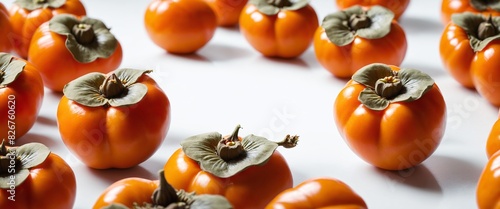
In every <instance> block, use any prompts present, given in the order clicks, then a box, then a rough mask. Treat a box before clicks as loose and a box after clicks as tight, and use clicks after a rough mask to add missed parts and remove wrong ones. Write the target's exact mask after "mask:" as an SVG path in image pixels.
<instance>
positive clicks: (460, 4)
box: [441, 0, 500, 25]
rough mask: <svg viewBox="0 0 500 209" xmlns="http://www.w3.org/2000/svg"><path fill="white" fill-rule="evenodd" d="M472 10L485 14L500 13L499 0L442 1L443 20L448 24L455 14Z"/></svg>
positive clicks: (496, 14)
mask: <svg viewBox="0 0 500 209" xmlns="http://www.w3.org/2000/svg"><path fill="white" fill-rule="evenodd" d="M464 12H472V13H478V14H482V15H484V16H489V15H492V16H498V15H500V1H499V0H488V1H484V0H442V2H441V21H442V22H443V24H444V25H447V24H448V23H449V22H450V21H451V16H452V15H453V14H458V13H464Z"/></svg>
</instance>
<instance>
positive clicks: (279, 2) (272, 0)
mask: <svg viewBox="0 0 500 209" xmlns="http://www.w3.org/2000/svg"><path fill="white" fill-rule="evenodd" d="M267 3H268V4H270V5H273V6H275V7H278V8H283V7H289V6H292V5H293V3H292V2H291V1H290V0H267Z"/></svg>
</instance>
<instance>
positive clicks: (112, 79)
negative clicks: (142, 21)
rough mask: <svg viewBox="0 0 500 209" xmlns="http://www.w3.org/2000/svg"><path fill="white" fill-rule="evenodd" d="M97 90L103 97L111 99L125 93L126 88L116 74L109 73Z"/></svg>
mask: <svg viewBox="0 0 500 209" xmlns="http://www.w3.org/2000/svg"><path fill="white" fill-rule="evenodd" d="M99 91H100V92H101V94H102V95H104V97H106V98H108V99H111V98H116V97H120V96H122V95H123V94H124V93H126V91H127V88H126V87H125V86H124V85H123V82H122V81H121V80H120V79H119V78H118V76H116V74H114V73H113V74H111V75H110V76H108V77H107V78H106V79H104V82H103V83H102V85H101V86H100V87H99Z"/></svg>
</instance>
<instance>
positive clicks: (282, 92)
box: [2, 0, 498, 209]
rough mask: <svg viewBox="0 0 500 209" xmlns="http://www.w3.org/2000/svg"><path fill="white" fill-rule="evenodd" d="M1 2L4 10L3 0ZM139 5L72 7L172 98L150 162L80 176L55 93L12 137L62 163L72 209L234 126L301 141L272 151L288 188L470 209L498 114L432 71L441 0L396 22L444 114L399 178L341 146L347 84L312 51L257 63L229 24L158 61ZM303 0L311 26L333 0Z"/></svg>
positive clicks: (383, 204) (417, 5)
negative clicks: (339, 99)
mask: <svg viewBox="0 0 500 209" xmlns="http://www.w3.org/2000/svg"><path fill="white" fill-rule="evenodd" d="M2 1H3V0H2ZM3 2H4V4H5V5H6V6H7V7H9V6H10V5H11V3H12V0H7V1H3ZM149 2H150V1H131V0H129V1H122V0H106V1H97V0H83V3H84V5H85V6H86V9H87V14H88V16H90V17H93V18H98V19H101V20H103V21H104V22H105V23H106V24H107V26H108V27H110V28H111V31H112V32H113V33H114V34H115V36H116V37H117V38H118V40H119V41H120V42H121V44H122V46H123V50H124V57H123V62H122V65H121V67H134V68H141V69H154V70H155V71H154V73H153V74H152V76H154V78H155V79H156V81H157V82H158V83H159V84H160V85H161V87H162V88H163V89H164V91H165V92H166V94H167V95H168V97H169V99H170V101H171V105H172V121H171V126H170V130H169V132H168V135H167V137H166V139H165V141H164V143H163V144H162V146H161V147H160V149H159V150H158V151H157V152H156V153H155V155H154V156H153V157H151V158H150V159H149V160H147V161H146V162H144V163H142V164H140V165H139V166H137V167H134V168H131V169H125V170H114V169H111V170H93V169H89V168H87V167H86V166H85V165H84V164H82V163H81V162H80V161H79V160H77V159H76V158H75V157H74V156H73V155H72V154H71V153H70V152H69V151H68V150H67V149H66V147H65V146H64V144H63V143H62V141H61V138H60V136H59V133H58V129H57V121H56V108H57V105H58V102H59V99H60V97H61V95H60V94H55V93H52V92H51V91H49V90H47V91H46V95H45V99H44V103H43V106H42V109H41V112H40V115H39V118H38V120H37V123H36V124H35V126H34V127H33V129H32V130H31V131H30V132H29V133H28V134H27V135H26V136H24V137H22V138H20V139H18V141H17V142H18V143H19V144H22V143H27V142H31V141H36V142H42V143H44V144H46V145H47V146H49V147H50V148H51V149H52V150H53V152H54V153H56V154H58V155H60V156H62V157H63V158H64V159H65V160H66V161H67V162H68V163H69V164H70V165H71V167H72V168H73V170H74V172H75V174H76V178H77V187H78V192H77V199H76V202H75V206H74V208H77V209H88V208H91V206H92V205H93V203H94V202H95V200H96V199H97V197H98V195H99V194H100V193H101V192H102V191H103V190H104V189H105V188H106V187H107V186H109V185H110V184H111V183H113V182H115V181H117V180H120V179H122V178H126V177H143V178H148V179H156V173H157V171H158V170H159V169H161V168H162V167H163V165H164V163H165V162H166V160H167V159H168V157H169V156H170V155H171V153H172V152H173V151H174V150H176V149H178V148H179V142H180V141H181V140H182V139H184V138H186V137H188V136H191V135H195V134H199V133H205V132H210V131H219V132H221V133H223V134H224V133H230V132H231V131H232V130H233V128H234V126H235V125H236V124H241V125H242V127H243V129H242V130H241V131H240V134H241V135H243V136H245V135H247V134H250V133H254V134H258V135H262V136H265V137H269V138H270V139H272V140H280V139H281V138H282V137H283V136H284V135H286V134H288V133H290V134H298V135H300V142H299V145H298V147H296V148H294V149H290V150H285V149H282V148H279V151H280V152H281V153H282V154H283V155H284V156H285V157H286V159H287V161H288V163H289V166H290V168H291V170H292V172H293V176H294V184H295V185H296V184H298V183H300V182H302V181H304V180H306V179H309V178H313V177H319V176H330V177H334V178H337V179H340V180H342V181H344V182H345V183H347V184H349V185H350V186H351V187H352V188H353V189H354V190H355V191H356V192H357V193H358V194H359V195H360V196H362V197H363V198H364V200H365V202H366V203H367V204H368V206H369V208H374V209H378V208H385V209H388V208H389V209H390V208H395V209H399V208H407V209H411V208H415V209H421V208H437V209H445V208H476V203H475V189H476V183H477V180H478V178H479V175H480V173H481V170H482V168H483V166H484V165H485V163H486V160H487V159H486V154H485V142H486V138H487V136H488V134H489V131H490V128H491V126H492V125H493V123H494V122H495V120H496V117H497V114H498V109H497V108H496V107H493V106H492V105H490V104H488V103H487V102H486V101H485V100H484V99H482V98H481V97H480V96H479V95H478V94H477V93H476V92H475V91H472V90H467V89H465V88H463V87H461V86H460V85H459V84H458V83H457V82H456V81H455V80H453V79H452V78H451V77H450V75H449V74H448V73H447V72H446V71H445V70H444V69H443V66H442V64H441V61H440V57H439V51H438V48H439V39H440V36H441V33H442V30H443V28H444V26H443V25H442V23H441V22H440V19H439V15H440V4H441V3H440V1H429V0H426V1H416V0H414V1H412V2H411V3H410V5H409V7H408V9H407V11H406V12H405V14H404V15H403V16H402V18H401V19H400V23H401V25H402V27H403V28H404V29H405V31H406V35H407V40H408V52H407V54H406V58H405V60H404V62H403V63H402V65H401V66H402V67H410V68H415V69H420V70H422V71H424V72H426V73H428V74H430V75H431V76H432V77H433V78H434V79H435V81H436V83H437V84H438V85H439V87H440V88H441V90H442V93H443V95H444V97H445V100H446V102H447V110H448V123H447V129H446V133H445V136H444V138H443V140H442V143H441V145H440V147H439V148H438V149H437V151H436V152H435V153H434V154H433V155H432V156H431V157H430V158H428V159H427V160H426V161H424V163H423V164H422V165H420V166H417V167H415V168H414V169H410V170H408V171H404V172H390V171H384V170H379V169H376V168H374V167H373V166H371V165H369V164H367V163H365V162H364V161H362V160H361V159H360V158H358V157H357V156H356V155H355V154H354V153H353V152H352V151H351V150H350V149H349V148H348V147H347V145H346V144H345V143H344V141H343V139H342V138H341V137H340V135H339V134H338V132H337V129H336V126H335V123H334V121H333V111H332V106H333V102H334V100H335V97H336V95H337V94H338V92H339V91H340V89H341V88H342V87H343V85H344V84H345V82H346V81H345V80H340V79H337V78H335V77H333V76H332V75H331V74H330V73H329V72H328V71H326V70H325V69H323V68H322V66H321V65H319V63H318V62H317V61H316V58H315V55H314V51H313V50H312V47H311V48H310V49H309V50H308V51H306V52H305V53H304V54H303V55H302V56H301V57H299V58H297V59H293V60H277V59H269V58H265V57H263V56H261V55H260V54H259V53H257V52H256V51H255V50H254V49H253V48H251V46H250V45H249V44H248V43H247V42H246V41H245V39H244V38H243V37H242V35H241V34H240V33H239V31H238V29H237V27H235V28H218V29H217V31H216V34H215V36H214V37H213V39H212V40H211V41H210V42H209V43H208V44H207V45H206V46H205V47H204V48H202V49H201V50H200V51H199V52H198V53H196V54H193V55H187V56H178V55H172V54H168V53H166V52H164V51H163V50H162V49H160V48H159V47H157V46H156V45H154V44H153V43H152V41H150V39H149V38H148V36H147V34H146V31H145V29H144V24H143V17H144V12H145V10H146V7H147V4H148V3H149ZM311 4H312V6H313V7H314V8H315V9H316V12H317V13H318V16H319V18H320V20H321V19H322V18H323V17H324V16H325V15H327V14H329V13H331V12H334V11H337V8H336V6H335V5H334V0H313V1H312V2H311ZM49 56H50V55H49Z"/></svg>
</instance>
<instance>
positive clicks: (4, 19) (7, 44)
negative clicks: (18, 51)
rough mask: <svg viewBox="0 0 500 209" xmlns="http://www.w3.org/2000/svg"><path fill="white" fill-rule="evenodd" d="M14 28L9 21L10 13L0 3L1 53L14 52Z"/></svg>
mask: <svg viewBox="0 0 500 209" xmlns="http://www.w3.org/2000/svg"><path fill="white" fill-rule="evenodd" d="M11 36H12V26H11V25H10V21H9V13H8V11H7V9H6V8H5V6H4V5H3V4H2V3H0V52H10V51H12V43H11V41H12V37H11Z"/></svg>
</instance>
